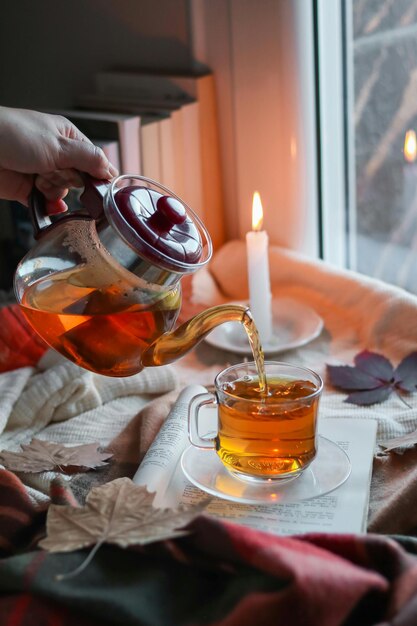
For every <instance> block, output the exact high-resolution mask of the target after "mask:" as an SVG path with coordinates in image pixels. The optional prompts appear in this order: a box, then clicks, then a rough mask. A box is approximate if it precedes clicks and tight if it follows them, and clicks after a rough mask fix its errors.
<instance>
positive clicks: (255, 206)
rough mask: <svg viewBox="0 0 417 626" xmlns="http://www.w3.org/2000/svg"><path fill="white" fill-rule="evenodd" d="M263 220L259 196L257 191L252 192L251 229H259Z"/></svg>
mask: <svg viewBox="0 0 417 626" xmlns="http://www.w3.org/2000/svg"><path fill="white" fill-rule="evenodd" d="M263 221H264V212H263V209H262V202H261V196H260V195H259V193H258V192H257V191H255V193H254V194H253V201H252V230H257V231H259V230H261V229H262V224H263Z"/></svg>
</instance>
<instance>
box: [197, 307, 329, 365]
mask: <svg viewBox="0 0 417 626" xmlns="http://www.w3.org/2000/svg"><path fill="white" fill-rule="evenodd" d="M236 304H244V305H245V306H247V305H248V302H237V303H236ZM272 324H273V336H272V337H271V339H270V341H269V342H268V343H263V344H262V348H263V351H264V354H265V355H269V354H277V353H279V352H284V351H285V350H291V349H294V348H298V347H300V346H303V345H305V344H306V343H308V342H309V341H312V340H313V339H315V338H316V337H318V336H319V335H320V333H321V331H322V330H323V320H322V318H321V317H320V316H319V315H318V314H317V313H316V312H315V311H314V310H313V309H311V308H310V307H309V306H306V305H304V304H302V303H301V302H297V301H296V300H293V299H292V298H273V300H272ZM205 341H206V342H207V343H208V344H210V345H211V346H214V347H215V348H220V349H222V350H228V351H229V352H234V353H235V354H247V355H250V354H252V351H251V347H250V345H249V341H248V338H247V335H246V332H245V330H244V328H243V326H242V324H239V323H238V322H227V323H225V324H221V325H220V326H217V328H215V329H214V330H212V331H211V333H210V334H208V335H207V337H205Z"/></svg>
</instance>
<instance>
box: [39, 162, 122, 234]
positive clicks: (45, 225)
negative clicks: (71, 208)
mask: <svg viewBox="0 0 417 626" xmlns="http://www.w3.org/2000/svg"><path fill="white" fill-rule="evenodd" d="M79 173H80V175H81V178H82V179H83V182H84V191H83V192H82V194H81V196H80V200H81V202H82V203H83V206H84V208H85V209H86V212H85V213H80V212H77V213H64V214H63V215H62V216H61V217H60V218H59V220H57V221H54V222H53V221H52V220H51V217H50V216H49V215H48V213H47V210H46V198H45V196H44V195H43V193H41V192H40V191H39V189H37V188H36V187H35V186H34V187H33V188H32V191H31V193H30V196H29V214H30V220H31V222H32V228H33V235H34V237H35V239H39V237H41V235H43V234H44V233H45V232H46V230H49V229H50V228H51V227H52V226H54V225H55V224H57V223H59V222H60V221H62V220H69V219H75V218H77V219H79V218H80V217H81V218H83V217H84V218H89V219H91V218H92V219H94V220H99V219H100V218H101V217H102V216H103V215H104V210H103V199H104V196H105V195H106V193H107V190H108V187H109V182H110V181H108V180H98V179H97V178H92V177H91V176H89V175H88V174H85V173H84V172H79Z"/></svg>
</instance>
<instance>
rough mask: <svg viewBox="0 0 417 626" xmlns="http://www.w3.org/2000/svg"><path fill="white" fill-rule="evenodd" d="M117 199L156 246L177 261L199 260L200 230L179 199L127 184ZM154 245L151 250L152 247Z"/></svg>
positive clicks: (126, 216)
mask: <svg viewBox="0 0 417 626" xmlns="http://www.w3.org/2000/svg"><path fill="white" fill-rule="evenodd" d="M115 202H116V205H117V208H118V210H119V212H120V214H121V215H122V216H123V218H124V219H125V221H126V222H127V224H128V225H129V226H130V228H131V229H133V231H134V233H136V234H137V235H139V239H138V247H139V248H140V247H141V241H145V242H146V244H148V248H147V255H148V256H149V255H150V257H151V260H152V248H153V249H154V250H155V251H156V252H157V253H162V254H163V255H165V256H166V257H169V259H171V260H173V261H180V262H182V263H198V262H199V260H200V258H201V256H202V253H203V245H202V241H201V237H200V233H199V230H198V228H197V226H196V224H195V223H194V221H193V220H192V219H191V218H190V216H189V215H188V213H187V211H186V208H185V206H184V205H183V204H182V202H180V201H179V200H178V199H177V198H174V197H172V196H167V195H162V194H161V193H159V192H157V191H155V190H153V189H149V188H148V187H141V186H133V185H131V186H127V187H123V188H122V189H119V190H118V191H117V192H116V194H115ZM149 246H151V250H149Z"/></svg>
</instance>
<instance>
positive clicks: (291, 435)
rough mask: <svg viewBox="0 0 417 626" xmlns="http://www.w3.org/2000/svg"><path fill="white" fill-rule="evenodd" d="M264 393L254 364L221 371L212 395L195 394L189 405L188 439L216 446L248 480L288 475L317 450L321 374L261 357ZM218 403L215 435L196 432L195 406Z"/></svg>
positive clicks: (295, 472) (223, 458)
mask: <svg viewBox="0 0 417 626" xmlns="http://www.w3.org/2000/svg"><path fill="white" fill-rule="evenodd" d="M265 373H266V380H267V385H268V393H267V395H265V394H264V393H262V392H261V390H260V389H259V377H258V374H257V370H256V366H255V363H253V362H250V363H240V364H238V365H233V366H232V367H229V368H227V369H225V370H223V371H222V372H220V373H219V374H218V375H217V376H216V379H215V393H214V394H213V393H204V394H199V395H197V396H195V397H194V398H193V399H192V401H191V403H190V408H189V420H188V421H189V438H190V441H191V443H192V445H194V446H196V447H198V448H215V450H216V452H217V454H218V456H219V457H220V459H221V461H222V463H223V464H224V466H225V467H226V468H227V469H228V470H229V471H230V472H231V473H232V474H234V475H236V476H238V477H240V478H245V479H248V480H252V481H257V482H264V481H266V480H276V479H286V478H290V477H291V478H292V477H295V476H297V475H299V474H300V473H301V472H303V471H304V470H305V469H306V468H307V467H308V466H309V465H310V463H311V462H312V461H313V459H314V458H315V456H316V453H317V416H318V406H319V400H320V396H321V392H322V389H323V381H322V380H321V378H320V376H319V375H318V374H316V373H315V372H313V371H312V370H310V369H307V368H305V367H299V366H296V365H291V364H289V363H282V362H274V361H266V362H265ZM213 404H217V405H218V421H217V433H216V434H215V436H214V437H202V436H201V435H200V429H199V423H200V417H201V413H200V409H201V408H202V407H203V406H207V405H213Z"/></svg>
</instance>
